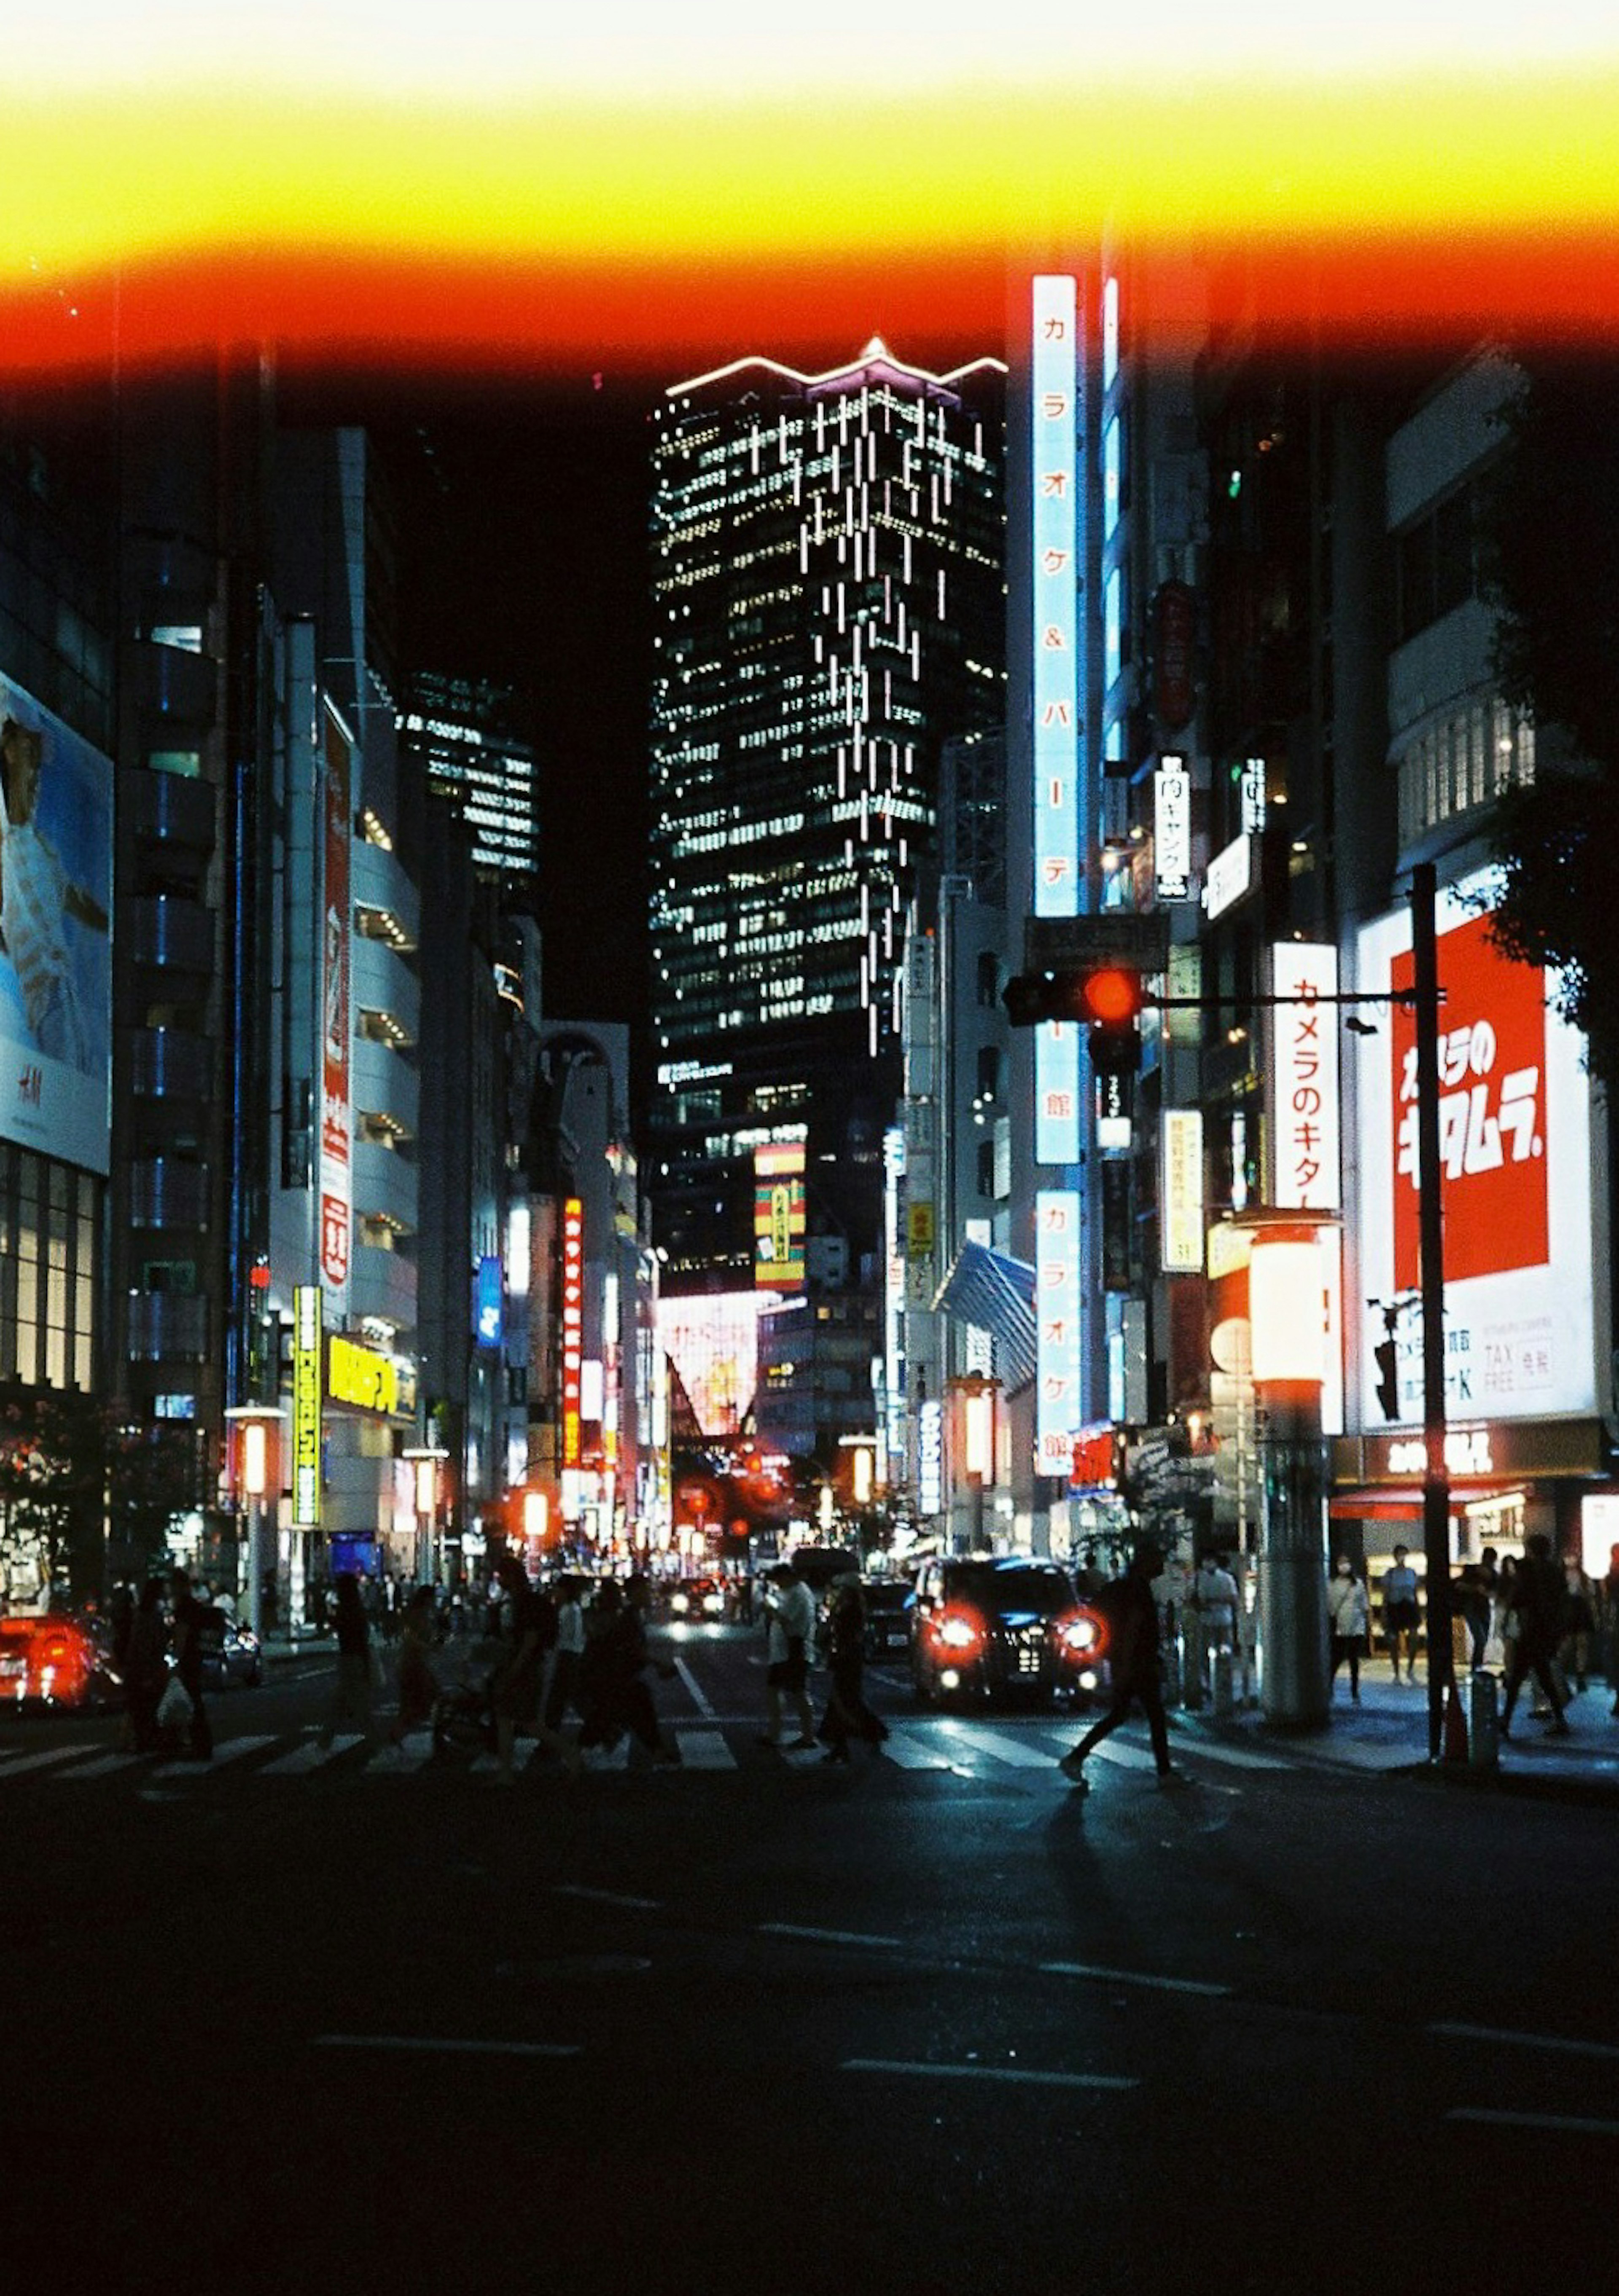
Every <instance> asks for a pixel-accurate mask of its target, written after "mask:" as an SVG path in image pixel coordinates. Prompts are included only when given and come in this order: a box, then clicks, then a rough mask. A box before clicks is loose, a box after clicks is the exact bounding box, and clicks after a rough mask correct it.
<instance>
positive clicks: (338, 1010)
mask: <svg viewBox="0 0 1619 2296" xmlns="http://www.w3.org/2000/svg"><path fill="white" fill-rule="evenodd" d="M349 768H350V758H349V744H348V742H347V741H346V740H345V739H344V737H343V734H342V732H341V728H340V727H339V726H337V724H336V722H335V721H334V720H333V718H332V717H327V719H326V809H325V890H326V899H325V923H324V930H323V931H322V934H321V959H320V961H321V999H320V1010H321V1031H320V1046H319V1068H320V1077H321V1107H320V1280H321V1285H322V1288H323V1290H324V1292H325V1296H326V1301H327V1304H328V1306H329V1307H330V1308H331V1310H332V1319H333V1323H335V1324H338V1325H340V1326H341V1324H343V1323H344V1322H346V1321H347V1318H348V1314H349V1239H350V1231H351V1229H352V1226H353V1222H354V1172H353V1155H352V1136H353V1135H352V1123H353V1119H352V1116H351V1113H350V1110H349V837H350V835H351V833H352V832H351V830H350V826H349V824H350V817H351V816H350V808H349V782H350V771H349Z"/></svg>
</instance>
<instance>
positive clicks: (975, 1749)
mask: <svg viewBox="0 0 1619 2296" xmlns="http://www.w3.org/2000/svg"><path fill="white" fill-rule="evenodd" d="M951 1735H952V1736H953V1737H955V1738H956V1739H957V1743H959V1744H960V1745H961V1747H962V1749H963V1751H966V1752H968V1753H975V1754H987V1755H988V1756H989V1758H990V1761H992V1762H1007V1763H1009V1764H1010V1765H1011V1767H1013V1768H1014V1769H1015V1770H1048V1769H1049V1768H1050V1767H1051V1757H1050V1755H1049V1754H1048V1753H1046V1752H1045V1751H1043V1750H1042V1749H1041V1748H1040V1747H1039V1746H1031V1745H1029V1744H1028V1743H1026V1742H1025V1741H1024V1740H1023V1739H1022V1738H1006V1737H1003V1736H1002V1735H1001V1734H1000V1733H999V1731H993V1730H979V1731H974V1732H973V1733H972V1734H970V1735H969V1734H968V1733H967V1732H966V1731H965V1730H961V1731H954V1732H952V1733H951Z"/></svg>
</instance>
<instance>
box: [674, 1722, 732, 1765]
mask: <svg viewBox="0 0 1619 2296" xmlns="http://www.w3.org/2000/svg"><path fill="white" fill-rule="evenodd" d="M675 1743H676V1744H677V1745H678V1747H679V1749H680V1767H681V1768H682V1769H686V1770H734V1769H736V1767H737V1762H736V1755H735V1754H734V1753H732V1751H731V1750H730V1748H729V1747H728V1746H727V1744H726V1743H725V1735H724V1733H723V1732H722V1731H719V1730H677V1731H676V1732H675Z"/></svg>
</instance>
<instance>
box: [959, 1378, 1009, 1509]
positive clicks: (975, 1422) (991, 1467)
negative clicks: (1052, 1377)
mask: <svg viewBox="0 0 1619 2296" xmlns="http://www.w3.org/2000/svg"><path fill="white" fill-rule="evenodd" d="M949 1389H950V1394H951V1396H952V1398H954V1402H955V1428H954V1431H953V1432H954V1438H955V1439H954V1445H953V1449H954V1455H955V1458H956V1461H957V1465H958V1467H959V1471H960V1472H961V1473H962V1474H963V1475H964V1476H965V1477H966V1486H967V1490H968V1493H969V1495H970V1497H971V1499H972V1508H973V1518H972V1520H973V1529H972V1543H973V1546H974V1547H975V1548H976V1547H982V1545H983V1513H984V1510H983V1495H984V1492H985V1490H986V1489H987V1488H988V1487H989V1486H990V1484H991V1483H993V1482H994V1480H995V1398H996V1397H997V1395H998V1394H999V1391H1000V1382H999V1380H996V1379H991V1378H990V1376H989V1374H987V1373H985V1372H981V1371H968V1372H963V1373H961V1374H959V1376H958V1377H957V1378H954V1379H952V1380H951V1381H950V1382H949Z"/></svg>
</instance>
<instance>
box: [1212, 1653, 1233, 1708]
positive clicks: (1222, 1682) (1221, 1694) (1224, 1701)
mask: <svg viewBox="0 0 1619 2296" xmlns="http://www.w3.org/2000/svg"><path fill="white" fill-rule="evenodd" d="M1232 1703H1233V1701H1232V1695H1231V1653H1230V1652H1229V1650H1224V1649H1221V1650H1217V1651H1216V1652H1215V1653H1214V1711H1215V1713H1216V1714H1229V1712H1230V1711H1231V1707H1232Z"/></svg>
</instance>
